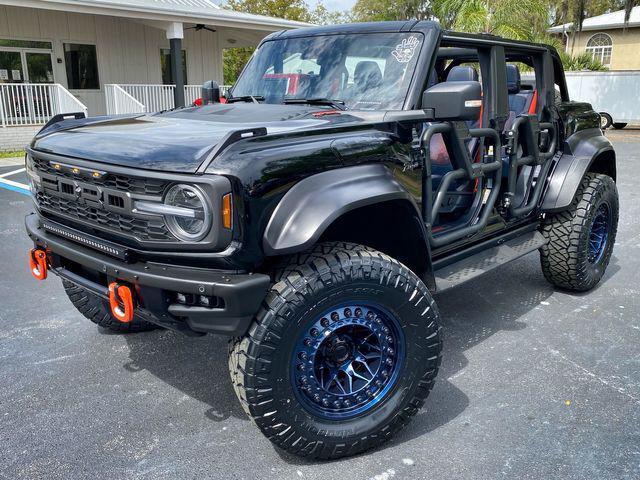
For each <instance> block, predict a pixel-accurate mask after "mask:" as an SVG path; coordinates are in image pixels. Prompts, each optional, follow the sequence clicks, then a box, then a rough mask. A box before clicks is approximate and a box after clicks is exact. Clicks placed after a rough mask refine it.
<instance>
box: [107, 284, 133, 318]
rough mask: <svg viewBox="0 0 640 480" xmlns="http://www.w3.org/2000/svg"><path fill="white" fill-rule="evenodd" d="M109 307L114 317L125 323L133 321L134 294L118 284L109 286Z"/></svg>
mask: <svg viewBox="0 0 640 480" xmlns="http://www.w3.org/2000/svg"><path fill="white" fill-rule="evenodd" d="M109 306H110V307H111V313H112V314H113V316H114V317H116V318H117V319H118V320H120V321H121V322H123V323H129V322H130V321H131V320H133V293H131V289H130V288H129V287H127V286H126V285H120V284H119V283H118V282H113V283H110V284H109Z"/></svg>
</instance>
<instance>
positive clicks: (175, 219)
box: [164, 184, 211, 242]
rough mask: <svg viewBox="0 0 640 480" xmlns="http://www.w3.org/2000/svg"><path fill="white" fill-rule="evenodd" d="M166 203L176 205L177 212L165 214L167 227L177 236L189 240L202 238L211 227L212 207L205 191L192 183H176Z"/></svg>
mask: <svg viewBox="0 0 640 480" xmlns="http://www.w3.org/2000/svg"><path fill="white" fill-rule="evenodd" d="M164 203H165V205H167V206H170V207H176V210H175V214H173V215H172V214H167V215H165V219H166V221H167V227H168V228H169V230H170V231H171V233H173V234H174V235H175V236H176V237H177V238H179V239H180V240H185V241H189V242H197V241H198V240H201V239H202V238H203V237H204V236H205V235H206V234H207V233H208V232H209V229H210V228H211V208H210V207H209V204H208V203H207V200H206V198H205V196H204V193H202V191H201V190H200V189H199V188H197V187H194V186H192V185H184V184H180V185H174V186H173V187H171V188H170V189H169V191H168V192H167V194H166V195H165V197H164Z"/></svg>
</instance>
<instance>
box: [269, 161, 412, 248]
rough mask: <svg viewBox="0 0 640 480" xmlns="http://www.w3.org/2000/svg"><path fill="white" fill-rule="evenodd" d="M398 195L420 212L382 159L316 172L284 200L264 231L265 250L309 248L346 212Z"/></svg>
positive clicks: (397, 197)
mask: <svg viewBox="0 0 640 480" xmlns="http://www.w3.org/2000/svg"><path fill="white" fill-rule="evenodd" d="M398 199H401V200H408V201H409V202H411V203H412V204H413V206H414V208H416V213H417V214H418V215H419V212H418V210H417V207H416V206H415V202H414V201H413V199H412V197H411V195H410V194H409V193H408V192H407V191H406V190H405V189H404V188H403V187H402V186H401V185H400V184H399V183H398V182H397V181H396V179H395V178H394V177H393V175H392V174H391V172H390V171H389V170H388V169H387V168H386V167H385V166H384V165H382V164H380V163H377V164H368V165H359V166H355V167H345V168H338V169H335V170H330V171H327V172H323V173H318V174H316V175H312V176H310V177H307V178H305V179H304V180H301V181H300V182H298V183H297V184H296V185H294V186H293V188H291V190H289V191H288V192H287V193H286V194H285V195H284V197H283V198H282V199H281V200H280V203H279V204H278V206H277V207H276V209H275V210H274V212H273V214H272V215H271V218H270V219H269V223H268V224H267V228H266V229H265V232H264V237H263V248H264V251H265V253H266V254H267V255H284V254H288V253H293V252H298V251H303V250H306V249H308V248H310V247H311V246H312V245H313V244H314V243H316V242H317V241H318V239H319V238H320V236H321V235H322V233H323V232H324V231H325V230H326V229H327V227H328V226H329V225H331V223H332V222H333V221H334V220H336V219H337V218H338V217H340V216H341V215H343V214H345V213H346V212H349V211H351V210H354V209H356V208H360V207H364V206H367V205H371V204H374V203H380V202H385V201H389V200H398Z"/></svg>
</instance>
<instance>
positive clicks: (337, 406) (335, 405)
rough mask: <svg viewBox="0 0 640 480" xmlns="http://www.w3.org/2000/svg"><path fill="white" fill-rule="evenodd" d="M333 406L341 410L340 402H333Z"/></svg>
mask: <svg viewBox="0 0 640 480" xmlns="http://www.w3.org/2000/svg"><path fill="white" fill-rule="evenodd" d="M333 406H334V407H336V408H340V400H336V401H335V402H333Z"/></svg>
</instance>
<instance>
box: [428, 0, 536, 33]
mask: <svg viewBox="0 0 640 480" xmlns="http://www.w3.org/2000/svg"><path fill="white" fill-rule="evenodd" d="M433 4H434V5H433V7H434V11H435V12H436V14H437V15H438V17H441V16H444V15H446V14H451V13H452V12H455V20H453V25H452V26H453V28H454V29H455V30H459V31H463V32H482V33H491V34H494V35H500V36H503V37H508V38H513V39H515V40H531V39H532V34H533V32H535V30H536V29H535V28H534V25H539V24H542V23H545V24H546V20H547V16H548V2H547V1H544V0H517V1H514V0H439V1H435V2H433Z"/></svg>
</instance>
